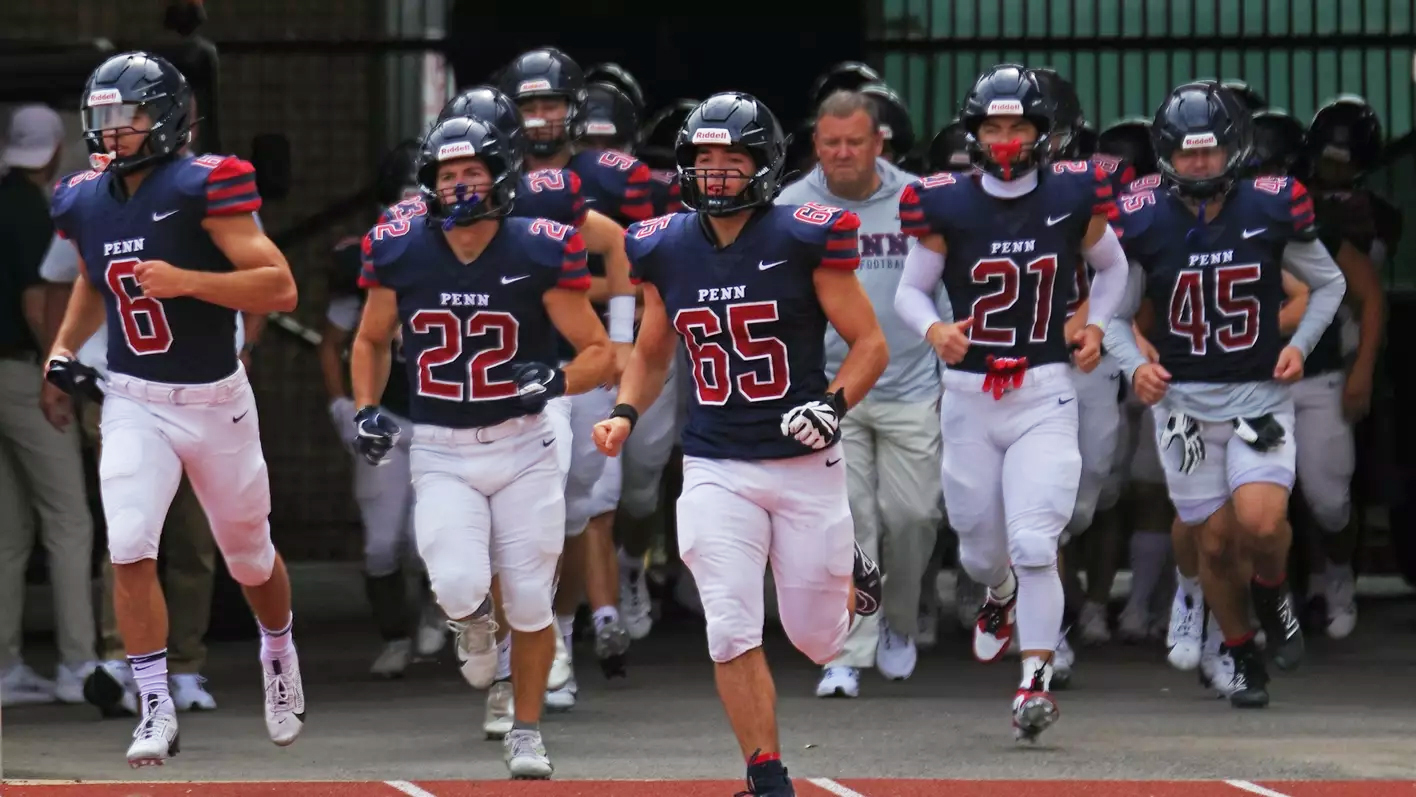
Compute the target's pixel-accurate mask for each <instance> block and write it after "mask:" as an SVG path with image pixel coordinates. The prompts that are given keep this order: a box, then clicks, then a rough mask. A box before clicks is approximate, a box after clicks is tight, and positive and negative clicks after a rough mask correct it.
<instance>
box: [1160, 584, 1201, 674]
mask: <svg viewBox="0 0 1416 797" xmlns="http://www.w3.org/2000/svg"><path fill="white" fill-rule="evenodd" d="M1204 628H1205V606H1204V603H1202V602H1200V601H1197V600H1195V599H1194V598H1192V597H1190V596H1189V595H1186V594H1185V590H1184V589H1181V588H1180V587H1176V588H1175V600H1174V601H1173V602H1172V603H1171V604H1170V626H1169V628H1167V629H1166V632H1165V645H1166V647H1167V648H1168V649H1169V653H1167V654H1166V659H1168V660H1169V661H1170V666H1171V667H1174V668H1175V669H1177V670H1181V671H1184V672H1189V671H1190V670H1193V669H1195V668H1196V667H1198V666H1200V654H1201V653H1202V651H1203V648H1204Z"/></svg>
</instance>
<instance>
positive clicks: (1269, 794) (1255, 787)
mask: <svg viewBox="0 0 1416 797" xmlns="http://www.w3.org/2000/svg"><path fill="white" fill-rule="evenodd" d="M1225 783H1226V784H1228V785H1230V786H1233V787H1234V788H1236V789H1238V790H1240V791H1247V792H1249V793H1250V794H1258V795H1262V797H1288V795H1287V794H1284V793H1283V792H1281V791H1274V790H1273V789H1265V788H1264V787H1263V786H1260V785H1259V784H1257V783H1252V782H1250V781H1247V780H1226V781H1225Z"/></svg>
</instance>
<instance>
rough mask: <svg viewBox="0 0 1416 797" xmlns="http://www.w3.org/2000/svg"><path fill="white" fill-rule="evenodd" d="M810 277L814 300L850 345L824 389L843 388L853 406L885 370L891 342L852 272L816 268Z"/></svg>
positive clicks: (835, 389) (848, 405)
mask: <svg viewBox="0 0 1416 797" xmlns="http://www.w3.org/2000/svg"><path fill="white" fill-rule="evenodd" d="M811 281H812V284H813V285H815V286H816V300H817V301H819V302H820V303H821V309H822V311H823V312H825V313H826V320H828V321H830V322H831V326H833V327H835V328H836V332H837V333H838V334H839V335H840V336H841V339H842V340H844V341H845V342H846V345H847V346H849V347H850V350H849V351H848V352H847V353H846V359H845V360H843V361H842V362H841V370H840V372H839V373H837V374H836V378H835V379H834V380H832V381H831V385H830V387H828V388H826V392H827V393H835V392H836V391H837V390H838V389H841V388H844V389H845V391H846V406H847V407H853V406H855V405H856V404H857V403H858V402H860V400H861V399H863V398H865V394H866V393H869V392H870V388H872V387H874V386H875V380H877V379H879V378H880V375H881V374H883V373H885V366H886V365H889V363H890V346H889V344H887V343H886V342H885V333H884V332H883V331H881V329H880V322H879V321H878V320H877V319H876V318H875V308H874V307H872V306H871V304H870V297H868V296H866V295H865V289H864V288H862V287H861V285H860V280H859V279H857V278H856V275H855V272H853V271H841V270H837V269H829V268H818V269H816V270H815V271H814V272H812V275H811Z"/></svg>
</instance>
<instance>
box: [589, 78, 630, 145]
mask: <svg viewBox="0 0 1416 797" xmlns="http://www.w3.org/2000/svg"><path fill="white" fill-rule="evenodd" d="M583 111H584V112H583V114H582V115H583V119H584V123H585V124H584V129H585V132H584V133H583V134H582V136H581V137H582V139H596V140H597V141H599V142H603V143H605V144H606V145H607V146H608V147H609V148H610V149H617V150H620V151H622V152H629V153H633V152H634V150H635V149H636V145H637V144H638V143H639V114H637V113H636V112H635V110H634V101H633V100H631V99H630V98H629V97H628V96H626V95H625V93H624V92H623V91H620V90H619V89H617V88H615V87H614V86H612V85H610V84H608V83H591V84H590V85H589V86H587V87H586V88H585V107H584V109H583Z"/></svg>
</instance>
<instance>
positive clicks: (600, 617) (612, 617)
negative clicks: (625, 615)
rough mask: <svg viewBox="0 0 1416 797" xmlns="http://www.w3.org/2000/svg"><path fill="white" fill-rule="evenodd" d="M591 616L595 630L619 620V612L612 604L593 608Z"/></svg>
mask: <svg viewBox="0 0 1416 797" xmlns="http://www.w3.org/2000/svg"><path fill="white" fill-rule="evenodd" d="M591 618H592V619H593V620H594V625H595V630H596V631H599V630H600V629H601V628H604V627H605V626H607V625H609V624H610V623H614V622H619V619H620V612H619V609H618V608H616V607H614V606H601V607H600V608H598V609H596V610H595V613H594V614H593V615H591Z"/></svg>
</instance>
